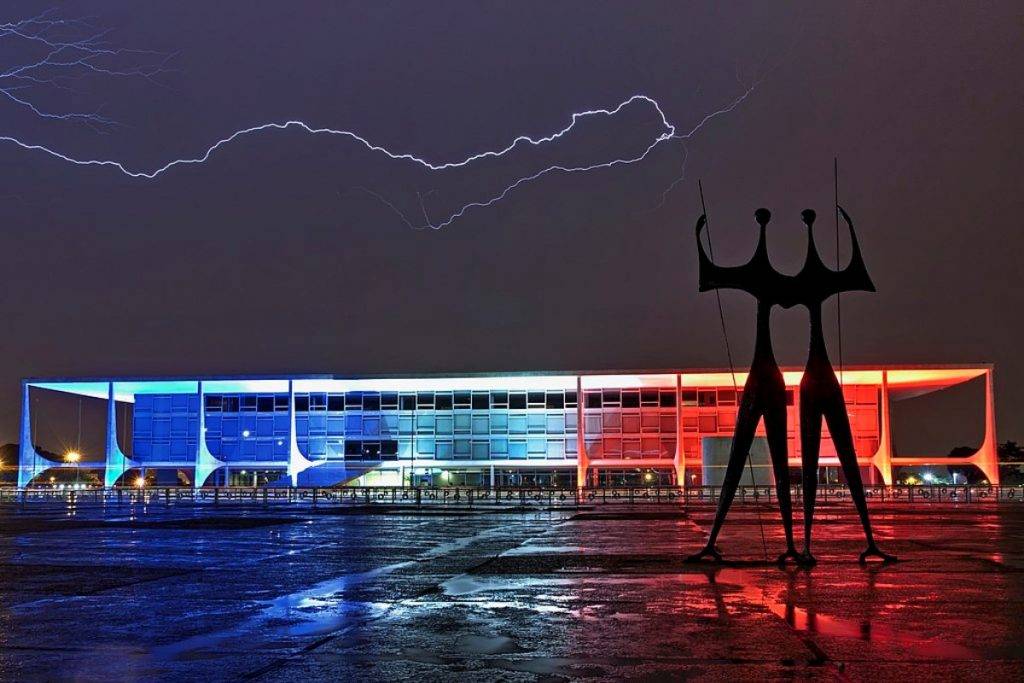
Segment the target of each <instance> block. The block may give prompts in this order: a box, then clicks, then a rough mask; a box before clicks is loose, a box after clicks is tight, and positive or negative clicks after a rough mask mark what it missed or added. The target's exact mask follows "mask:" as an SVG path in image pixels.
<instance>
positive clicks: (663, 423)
mask: <svg viewBox="0 0 1024 683" xmlns="http://www.w3.org/2000/svg"><path fill="white" fill-rule="evenodd" d="M793 418H794V414H793V411H792V410H791V411H790V422H791V423H793ZM289 423H290V419H289V416H288V415H287V414H285V415H262V414H253V415H223V416H222V415H210V416H209V417H208V418H207V421H206V435H207V439H219V438H223V439H239V438H241V439H249V438H270V437H287V436H288V434H289ZM850 425H851V428H852V431H853V432H854V434H860V435H866V434H877V430H878V412H877V409H875V408H874V407H858V408H856V409H851V410H850ZM735 426H736V410H735V409H733V410H719V411H717V412H714V413H709V414H686V413H684V414H683V416H682V431H683V432H702V433H712V434H713V433H719V432H731V431H732V430H733V428H734V427H735ZM792 426H793V424H790V427H792ZM295 427H296V435H297V436H300V437H301V436H306V435H308V434H312V435H318V436H337V437H342V436H348V437H360V436H379V435H389V436H397V435H410V434H413V433H414V431H415V433H416V434H426V435H430V434H437V435H452V434H474V435H488V434H518V435H526V434H552V435H554V434H574V433H575V432H576V429H577V415H576V413H574V412H550V413H519V414H515V413H511V414H510V413H485V414H473V413H455V414H451V415H445V414H437V413H428V414H419V415H415V416H413V415H388V414H374V415H366V414H358V413H357V414H348V415H339V416H331V415H316V414H309V415H301V416H297V417H296V420H295ZM198 429H199V421H198V419H196V418H190V417H189V416H188V415H187V414H172V415H171V416H170V417H146V416H141V415H137V416H136V418H135V438H136V439H145V438H152V439H154V440H157V441H160V440H166V439H169V438H183V437H190V438H192V440H193V441H194V440H195V435H196V434H197V433H198ZM676 431H677V422H676V418H675V414H674V413H660V414H659V413H658V412H653V413H646V412H645V413H623V412H619V411H602V412H599V413H587V414H586V415H584V432H585V433H586V434H618V433H623V434H639V433H660V434H674V433H675V432H676Z"/></svg>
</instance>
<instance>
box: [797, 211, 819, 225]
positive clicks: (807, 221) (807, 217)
mask: <svg viewBox="0 0 1024 683" xmlns="http://www.w3.org/2000/svg"><path fill="white" fill-rule="evenodd" d="M817 216H818V214H817V213H815V212H814V209H804V210H803V211H801V212H800V219H801V220H803V222H804V225H806V226H807V227H808V228H810V227H811V226H813V225H814V219H815V218H816V217H817Z"/></svg>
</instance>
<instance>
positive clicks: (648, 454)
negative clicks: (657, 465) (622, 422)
mask: <svg viewBox="0 0 1024 683" xmlns="http://www.w3.org/2000/svg"><path fill="white" fill-rule="evenodd" d="M586 445H587V457H589V458H593V459H595V460H596V459H599V458H608V459H624V460H640V459H654V458H661V459H668V460H671V459H672V458H673V457H675V454H676V441H675V439H659V438H658V437H645V438H642V439H629V438H618V437H604V438H601V439H587V440H586Z"/></svg>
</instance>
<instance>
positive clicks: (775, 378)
mask: <svg viewBox="0 0 1024 683" xmlns="http://www.w3.org/2000/svg"><path fill="white" fill-rule="evenodd" d="M771 216H772V214H771V212H770V211H768V209H758V210H757V211H756V212H755V213H754V218H755V220H756V221H757V223H758V225H759V226H760V235H759V237H758V242H757V247H756V248H755V250H754V255H753V256H752V257H751V259H750V261H749V262H748V263H746V264H745V265H742V266H735V267H722V266H717V265H715V264H714V263H713V262H712V261H711V259H710V258H708V256H707V254H705V253H704V245H703V244H702V243H701V240H700V233H701V231H702V230H703V229H704V226H705V224H706V223H707V217H706V216H703V215H702V216H701V217H700V219H698V221H697V251H698V258H699V269H700V274H699V280H700V282H699V291H701V292H707V291H710V290H714V289H738V290H741V291H744V292H746V293H748V294H750V295H751V296H753V297H754V298H755V299H757V336H756V339H755V342H754V359H753V361H751V364H750V373H749V374H748V375H747V381H746V383H745V384H744V385H743V398H742V400H741V401H740V405H739V412H738V414H737V416H736V429H735V431H734V432H733V437H732V448H731V450H730V451H729V462H728V465H727V466H726V471H725V479H724V481H723V482H722V495H721V497H720V498H719V501H718V511H717V513H716V514H715V522H714V526H713V527H712V529H711V535H710V536H709V537H708V542H707V545H706V546H705V547H704V549H703V550H701V551H700V552H699V553H696V554H694V555H691V556H690V557H689V558H687V560H688V561H690V562H696V561H700V560H701V559H702V558H704V557H706V556H710V557H712V558H714V559H715V560H716V561H721V559H722V556H721V555H720V554H719V553H718V551H717V550H716V549H715V541H716V540H717V539H718V534H719V532H720V531H721V529H722V524H723V523H724V522H725V517H726V515H727V514H728V512H729V507H730V506H731V505H732V501H733V498H734V497H735V495H736V488H737V487H738V486H739V484H740V479H741V477H742V475H743V466H744V465H745V464H746V460H747V457H748V456H749V453H750V445H751V443H752V442H753V440H754V430H755V429H757V423H758V422H759V421H760V419H761V418H762V417H763V418H764V427H765V433H766V435H767V437H768V450H769V453H770V454H771V460H772V469H773V471H774V473H775V490H776V492H777V494H778V499H779V509H780V511H781V513H782V525H783V528H784V529H785V531H786V552H785V553H783V554H782V555H780V556H779V558H778V561H779V562H785V560H786V558H793V559H794V560H798V559H799V557H800V556H799V555H798V553H797V552H796V547H795V546H794V544H793V511H792V502H791V500H790V492H789V462H788V453H787V444H786V383H785V380H783V377H782V371H781V370H779V366H778V363H776V361H775V353H774V351H773V350H772V340H771V311H772V307H773V306H775V305H777V304H779V305H781V304H783V303H785V304H788V305H789V306H793V305H794V304H793V302H792V300H791V296H790V292H791V290H792V280H793V278H791V277H787V276H784V275H781V274H780V273H778V272H777V271H776V270H775V269H774V268H773V267H772V264H771V262H770V260H769V258H768V244H767V239H766V234H765V233H766V226H767V225H768V221H770V220H771Z"/></svg>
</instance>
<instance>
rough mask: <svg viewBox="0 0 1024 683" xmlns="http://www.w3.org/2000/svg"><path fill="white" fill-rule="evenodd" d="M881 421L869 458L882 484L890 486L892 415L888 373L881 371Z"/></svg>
mask: <svg viewBox="0 0 1024 683" xmlns="http://www.w3.org/2000/svg"><path fill="white" fill-rule="evenodd" d="M878 409H879V415H880V418H881V421H880V422H879V428H878V450H877V451H875V454H874V455H873V456H871V464H872V465H874V466H875V469H877V470H878V473H879V474H881V475H882V483H883V484H885V485H886V486H892V453H893V446H892V415H891V413H890V403H889V372H888V370H883V371H882V394H881V400H880V401H879V405H878Z"/></svg>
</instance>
